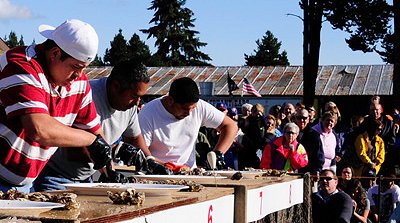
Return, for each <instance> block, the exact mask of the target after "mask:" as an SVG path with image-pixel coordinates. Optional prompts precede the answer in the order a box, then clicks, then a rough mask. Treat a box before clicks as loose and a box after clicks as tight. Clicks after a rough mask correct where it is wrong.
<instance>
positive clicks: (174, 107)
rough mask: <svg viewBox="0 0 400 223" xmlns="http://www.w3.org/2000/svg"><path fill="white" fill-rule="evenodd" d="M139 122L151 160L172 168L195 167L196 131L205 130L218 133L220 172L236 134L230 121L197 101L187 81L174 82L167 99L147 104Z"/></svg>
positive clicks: (193, 87) (194, 88)
mask: <svg viewBox="0 0 400 223" xmlns="http://www.w3.org/2000/svg"><path fill="white" fill-rule="evenodd" d="M139 122H140V127H141V129H142V134H143V136H144V139H145V142H146V145H147V146H148V147H149V151H150V153H151V154H152V156H154V157H155V158H156V160H157V161H159V162H160V163H162V164H165V163H168V164H170V165H171V164H172V166H173V167H174V165H177V166H180V165H185V166H188V167H190V168H194V167H196V156H195V154H196V153H195V144H196V139H197V135H198V132H199V128H200V127H202V126H205V127H208V128H215V129H217V130H218V131H219V132H220V137H219V140H218V142H217V144H216V145H215V148H214V152H215V153H216V157H217V166H218V168H223V165H224V160H223V154H224V153H225V152H226V151H227V150H228V149H229V147H230V146H231V144H232V142H233V140H234V138H235V136H236V133H237V131H238V127H237V125H236V123H235V122H234V121H233V120H232V119H231V118H229V117H228V116H226V115H225V114H224V113H222V112H221V111H219V110H218V109H216V108H215V107H214V106H212V105H211V104H209V103H207V102H205V101H204V100H201V99H200V94H199V89H198V87H197V84H196V82H195V81H193V80H192V79H190V78H188V77H183V78H179V79H176V80H174V81H173V82H172V84H171V87H170V89H169V94H168V95H165V96H163V97H161V98H158V99H154V100H152V101H150V102H149V103H147V104H146V106H144V108H143V109H142V110H141V111H140V113H139Z"/></svg>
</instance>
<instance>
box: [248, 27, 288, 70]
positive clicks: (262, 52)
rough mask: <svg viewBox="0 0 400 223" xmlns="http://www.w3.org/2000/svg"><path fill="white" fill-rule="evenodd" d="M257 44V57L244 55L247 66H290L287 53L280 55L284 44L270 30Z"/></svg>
mask: <svg viewBox="0 0 400 223" xmlns="http://www.w3.org/2000/svg"><path fill="white" fill-rule="evenodd" d="M256 44H257V50H254V52H255V55H247V54H244V59H245V60H246V65H247V66H275V65H285V66H287V65H290V64H289V60H288V58H287V53H286V51H283V52H282V53H279V50H280V48H281V45H282V43H281V42H278V39H277V38H276V37H275V36H274V34H272V32H271V31H269V30H268V31H267V32H266V33H265V36H263V38H262V40H261V41H260V40H256Z"/></svg>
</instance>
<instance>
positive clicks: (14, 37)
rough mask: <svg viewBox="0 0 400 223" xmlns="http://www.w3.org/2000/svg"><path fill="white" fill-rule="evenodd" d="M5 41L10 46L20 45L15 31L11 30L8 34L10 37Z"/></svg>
mask: <svg viewBox="0 0 400 223" xmlns="http://www.w3.org/2000/svg"><path fill="white" fill-rule="evenodd" d="M4 41H5V42H6V44H7V46H8V47H10V48H13V47H16V46H19V45H18V37H17V34H15V32H14V31H11V32H10V34H9V35H8V38H5V39H4Z"/></svg>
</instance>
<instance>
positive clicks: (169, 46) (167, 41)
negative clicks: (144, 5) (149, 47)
mask: <svg viewBox="0 0 400 223" xmlns="http://www.w3.org/2000/svg"><path fill="white" fill-rule="evenodd" d="M185 3H186V1H185V0H153V1H152V2H151V6H150V7H149V8H148V9H149V10H154V11H155V12H154V15H153V18H152V19H151V20H150V23H154V24H155V26H152V27H150V28H149V29H142V30H141V31H142V32H143V33H145V34H148V36H147V38H151V37H154V38H155V39H156V41H155V46H156V47H157V48H158V50H157V51H156V52H155V54H154V55H153V57H154V58H153V59H154V60H155V61H158V62H160V63H163V65H164V66H189V65H209V64H208V63H207V62H206V61H210V60H211V58H210V57H209V56H208V55H207V54H205V53H202V52H200V51H199V48H200V47H203V46H206V45H207V44H206V43H203V42H200V40H199V38H198V37H196V35H198V34H199V32H198V31H195V30H192V28H193V27H194V24H193V22H194V21H195V19H193V18H192V17H193V12H192V11H191V10H190V9H188V8H184V7H183V6H184V5H185Z"/></svg>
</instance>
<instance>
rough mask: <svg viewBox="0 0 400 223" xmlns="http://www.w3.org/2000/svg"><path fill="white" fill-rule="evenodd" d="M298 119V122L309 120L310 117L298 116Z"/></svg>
mask: <svg viewBox="0 0 400 223" xmlns="http://www.w3.org/2000/svg"><path fill="white" fill-rule="evenodd" d="M296 118H297V119H298V120H307V119H308V117H303V116H297V117H296Z"/></svg>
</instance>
